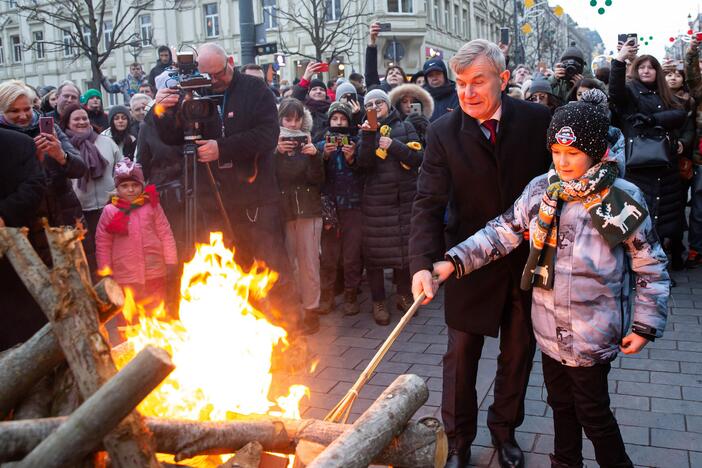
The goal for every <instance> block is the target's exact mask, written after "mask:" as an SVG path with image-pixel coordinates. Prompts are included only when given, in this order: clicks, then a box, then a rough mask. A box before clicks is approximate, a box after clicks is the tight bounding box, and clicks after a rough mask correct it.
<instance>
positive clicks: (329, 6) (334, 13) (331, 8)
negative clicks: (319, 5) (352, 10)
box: [324, 0, 341, 21]
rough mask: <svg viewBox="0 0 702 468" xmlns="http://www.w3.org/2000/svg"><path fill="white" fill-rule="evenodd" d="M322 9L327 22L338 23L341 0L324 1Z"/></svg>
mask: <svg viewBox="0 0 702 468" xmlns="http://www.w3.org/2000/svg"><path fill="white" fill-rule="evenodd" d="M324 8H325V10H326V13H325V15H324V17H325V18H326V20H327V21H338V20H339V18H340V17H341V0H326V4H325V6H324Z"/></svg>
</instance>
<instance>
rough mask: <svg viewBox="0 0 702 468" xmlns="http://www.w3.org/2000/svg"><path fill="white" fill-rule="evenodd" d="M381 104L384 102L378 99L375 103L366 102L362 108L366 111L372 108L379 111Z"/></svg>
mask: <svg viewBox="0 0 702 468" xmlns="http://www.w3.org/2000/svg"><path fill="white" fill-rule="evenodd" d="M383 104H385V101H383V100H381V99H379V100H377V101H371V102H366V103H365V104H363V107H365V108H366V109H372V108H373V107H375V108H376V109H380V107H381V106H382V105H383Z"/></svg>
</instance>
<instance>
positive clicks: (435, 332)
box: [297, 268, 702, 468]
mask: <svg viewBox="0 0 702 468" xmlns="http://www.w3.org/2000/svg"><path fill="white" fill-rule="evenodd" d="M674 278H675V279H676V281H677V282H678V286H677V287H676V288H674V289H673V294H672V297H671V300H670V314H669V318H668V326H667V329H666V331H665V334H664V336H663V338H662V339H659V340H656V341H655V342H654V343H649V345H648V346H647V347H646V348H645V349H644V350H643V351H642V352H641V353H640V354H639V355H636V356H632V357H629V356H627V357H622V356H621V355H620V357H619V358H618V359H616V360H615V361H614V362H613V363H612V371H611V373H610V376H609V377H610V394H611V400H612V408H613V409H614V412H615V415H616V417H617V419H618V421H619V424H620V427H621V430H622V436H623V438H624V441H625V443H626V445H627V450H628V453H629V456H630V457H631V458H632V460H633V461H634V463H635V464H636V466H642V467H643V466H656V467H665V468H685V467H702V268H701V269H697V270H688V271H683V272H678V273H675V274H674ZM389 286H390V285H389V284H388V287H389ZM388 290H389V289H388ZM337 300H341V297H338V298H337ZM441 304H442V301H434V302H433V303H431V304H429V305H428V306H425V307H423V308H421V309H420V311H419V314H418V315H417V316H415V317H414V318H413V319H412V322H411V323H410V324H409V325H408V326H407V328H406V329H405V331H404V332H403V333H402V334H401V335H400V336H399V338H398V340H397V342H396V343H395V344H394V345H393V347H392V348H391V350H390V352H389V353H388V355H387V356H386V358H385V359H384V361H383V362H382V363H381V364H380V366H379V368H378V370H377V372H376V374H375V375H374V376H373V377H372V378H371V380H370V382H369V383H368V385H366V386H365V387H364V389H363V391H362V392H361V394H360V395H359V398H358V399H357V400H356V403H355V404H354V407H353V413H352V419H355V418H356V417H358V415H359V414H360V413H361V412H362V411H363V410H365V409H366V408H367V407H368V406H369V405H370V404H371V403H372V402H373V401H374V399H375V398H376V397H377V396H378V395H380V393H381V392H382V391H383V389H384V388H385V386H386V385H388V384H389V383H390V382H392V381H393V380H394V379H395V377H397V376H398V375H399V374H402V373H414V374H417V375H419V376H421V377H423V378H424V379H425V380H426V382H427V385H428V387H429V390H430V395H429V400H428V401H427V402H426V404H425V405H424V406H423V407H422V408H421V409H420V410H419V412H418V413H417V414H416V417H422V416H433V417H436V418H438V419H441V409H440V405H441V384H442V378H441V358H442V354H443V353H444V351H445V349H446V340H447V335H446V325H445V324H444V320H443V310H442V307H441ZM361 311H362V312H361V314H359V315H357V316H354V317H343V316H342V315H341V314H340V313H339V312H333V313H332V314H330V315H327V316H324V317H322V328H321V330H320V332H319V333H317V334H316V335H314V336H312V337H310V338H309V341H308V343H309V347H310V350H311V351H312V352H313V353H315V354H317V355H318V357H319V365H318V366H317V369H316V371H315V373H314V375H313V376H312V377H310V378H307V379H305V380H306V382H304V383H306V384H307V385H309V386H310V388H311V398H310V400H309V401H308V402H307V403H306V404H305V405H304V412H303V417H311V418H323V417H324V415H325V414H326V413H327V412H328V411H329V410H330V409H331V408H332V407H333V406H334V405H335V404H336V403H337V402H338V401H339V400H340V399H341V397H342V396H343V395H344V394H345V393H346V391H347V390H348V389H349V388H350V386H351V384H352V382H353V381H354V380H355V379H356V378H357V377H358V375H359V374H360V373H361V371H362V370H363V368H364V367H365V366H366V364H368V362H369V360H370V358H371V357H372V356H373V354H374V351H375V350H376V349H377V348H378V347H379V345H380V344H381V343H382V341H383V340H384V339H385V338H386V336H387V335H388V334H389V332H390V331H391V330H392V327H393V326H394V325H395V324H396V323H397V322H398V321H399V318H400V313H399V311H397V310H395V309H394V307H393V308H392V311H393V314H392V315H393V322H392V324H391V325H390V326H388V327H379V326H377V325H376V324H375V322H374V321H373V318H372V316H371V314H370V301H369V299H368V297H367V295H363V296H362V304H361ZM497 353H498V342H497V340H495V339H492V338H488V339H486V343H485V348H484V350H483V357H482V359H481V362H480V370H479V375H478V389H477V391H478V401H479V402H480V415H479V418H478V425H479V428H478V436H477V439H476V440H475V443H474V446H473V455H472V459H471V462H472V463H473V464H474V465H475V466H481V467H483V466H487V467H497V466H498V465H497V460H496V457H495V453H494V450H493V449H492V447H491V444H490V435H489V432H488V430H487V427H486V417H487V408H488V406H489V405H490V402H491V401H492V398H493V396H492V392H493V383H494V375H495V368H496V357H497ZM535 361H540V356H539V352H538V350H537V354H536V358H535ZM297 380H298V381H299V378H297ZM525 406H526V413H527V414H526V418H525V421H524V424H522V426H521V427H520V428H519V432H518V433H517V440H518V442H519V444H520V446H521V447H522V449H524V451H525V454H526V461H527V466H528V467H549V466H550V464H549V461H548V453H549V452H551V451H552V448H553V424H552V420H551V410H550V408H549V407H548V406H547V405H546V389H545V387H544V384H543V375H542V372H541V365H540V363H539V362H535V363H534V369H533V371H532V374H531V378H530V380H529V388H528V391H527V396H526V404H525ZM583 447H584V448H583V454H584V456H585V458H586V465H587V466H590V467H595V466H597V464H596V463H595V461H594V452H593V448H592V445H591V444H590V442H589V441H588V440H587V439H586V440H585V441H584V445H583Z"/></svg>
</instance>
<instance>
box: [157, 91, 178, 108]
mask: <svg viewBox="0 0 702 468" xmlns="http://www.w3.org/2000/svg"><path fill="white" fill-rule="evenodd" d="M179 98H180V95H179V94H178V90H177V89H171V88H161V89H159V90H158V92H157V93H156V98H155V99H154V100H155V101H156V102H155V105H159V106H161V107H164V108H166V109H168V108H171V107H173V106H175V105H176V104H178V99H179Z"/></svg>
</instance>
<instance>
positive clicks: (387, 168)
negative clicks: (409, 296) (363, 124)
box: [357, 109, 424, 268]
mask: <svg viewBox="0 0 702 468" xmlns="http://www.w3.org/2000/svg"><path fill="white" fill-rule="evenodd" d="M383 125H389V126H390V128H391V131H390V135H389V136H390V138H392V139H393V142H392V144H391V145H390V147H389V148H388V150H387V157H386V158H385V159H381V158H379V157H378V156H376V154H375V150H376V149H377V148H378V140H379V138H380V132H379V131H378V132H366V131H363V132H361V143H360V147H359V150H358V160H357V165H358V166H359V168H360V169H363V170H364V174H365V185H364V188H363V200H362V203H361V208H362V210H363V254H364V257H365V260H366V265H369V266H371V267H384V268H407V267H408V266H409V256H408V253H409V252H408V245H409V230H410V219H411V213H412V200H413V199H414V195H415V193H416V190H417V172H418V170H419V166H420V165H421V164H422V157H423V154H424V150H423V149H420V150H415V149H411V148H410V147H409V146H407V143H408V142H418V141H419V136H418V135H417V132H416V131H415V129H414V127H412V124H410V123H409V122H404V121H402V120H400V117H399V114H398V113H397V111H395V110H394V109H392V110H391V111H390V114H389V115H388V116H387V117H386V118H385V119H383V120H382V121H381V122H380V127H381V128H382V126H383ZM402 164H404V165H405V166H406V167H403V165H402Z"/></svg>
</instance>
